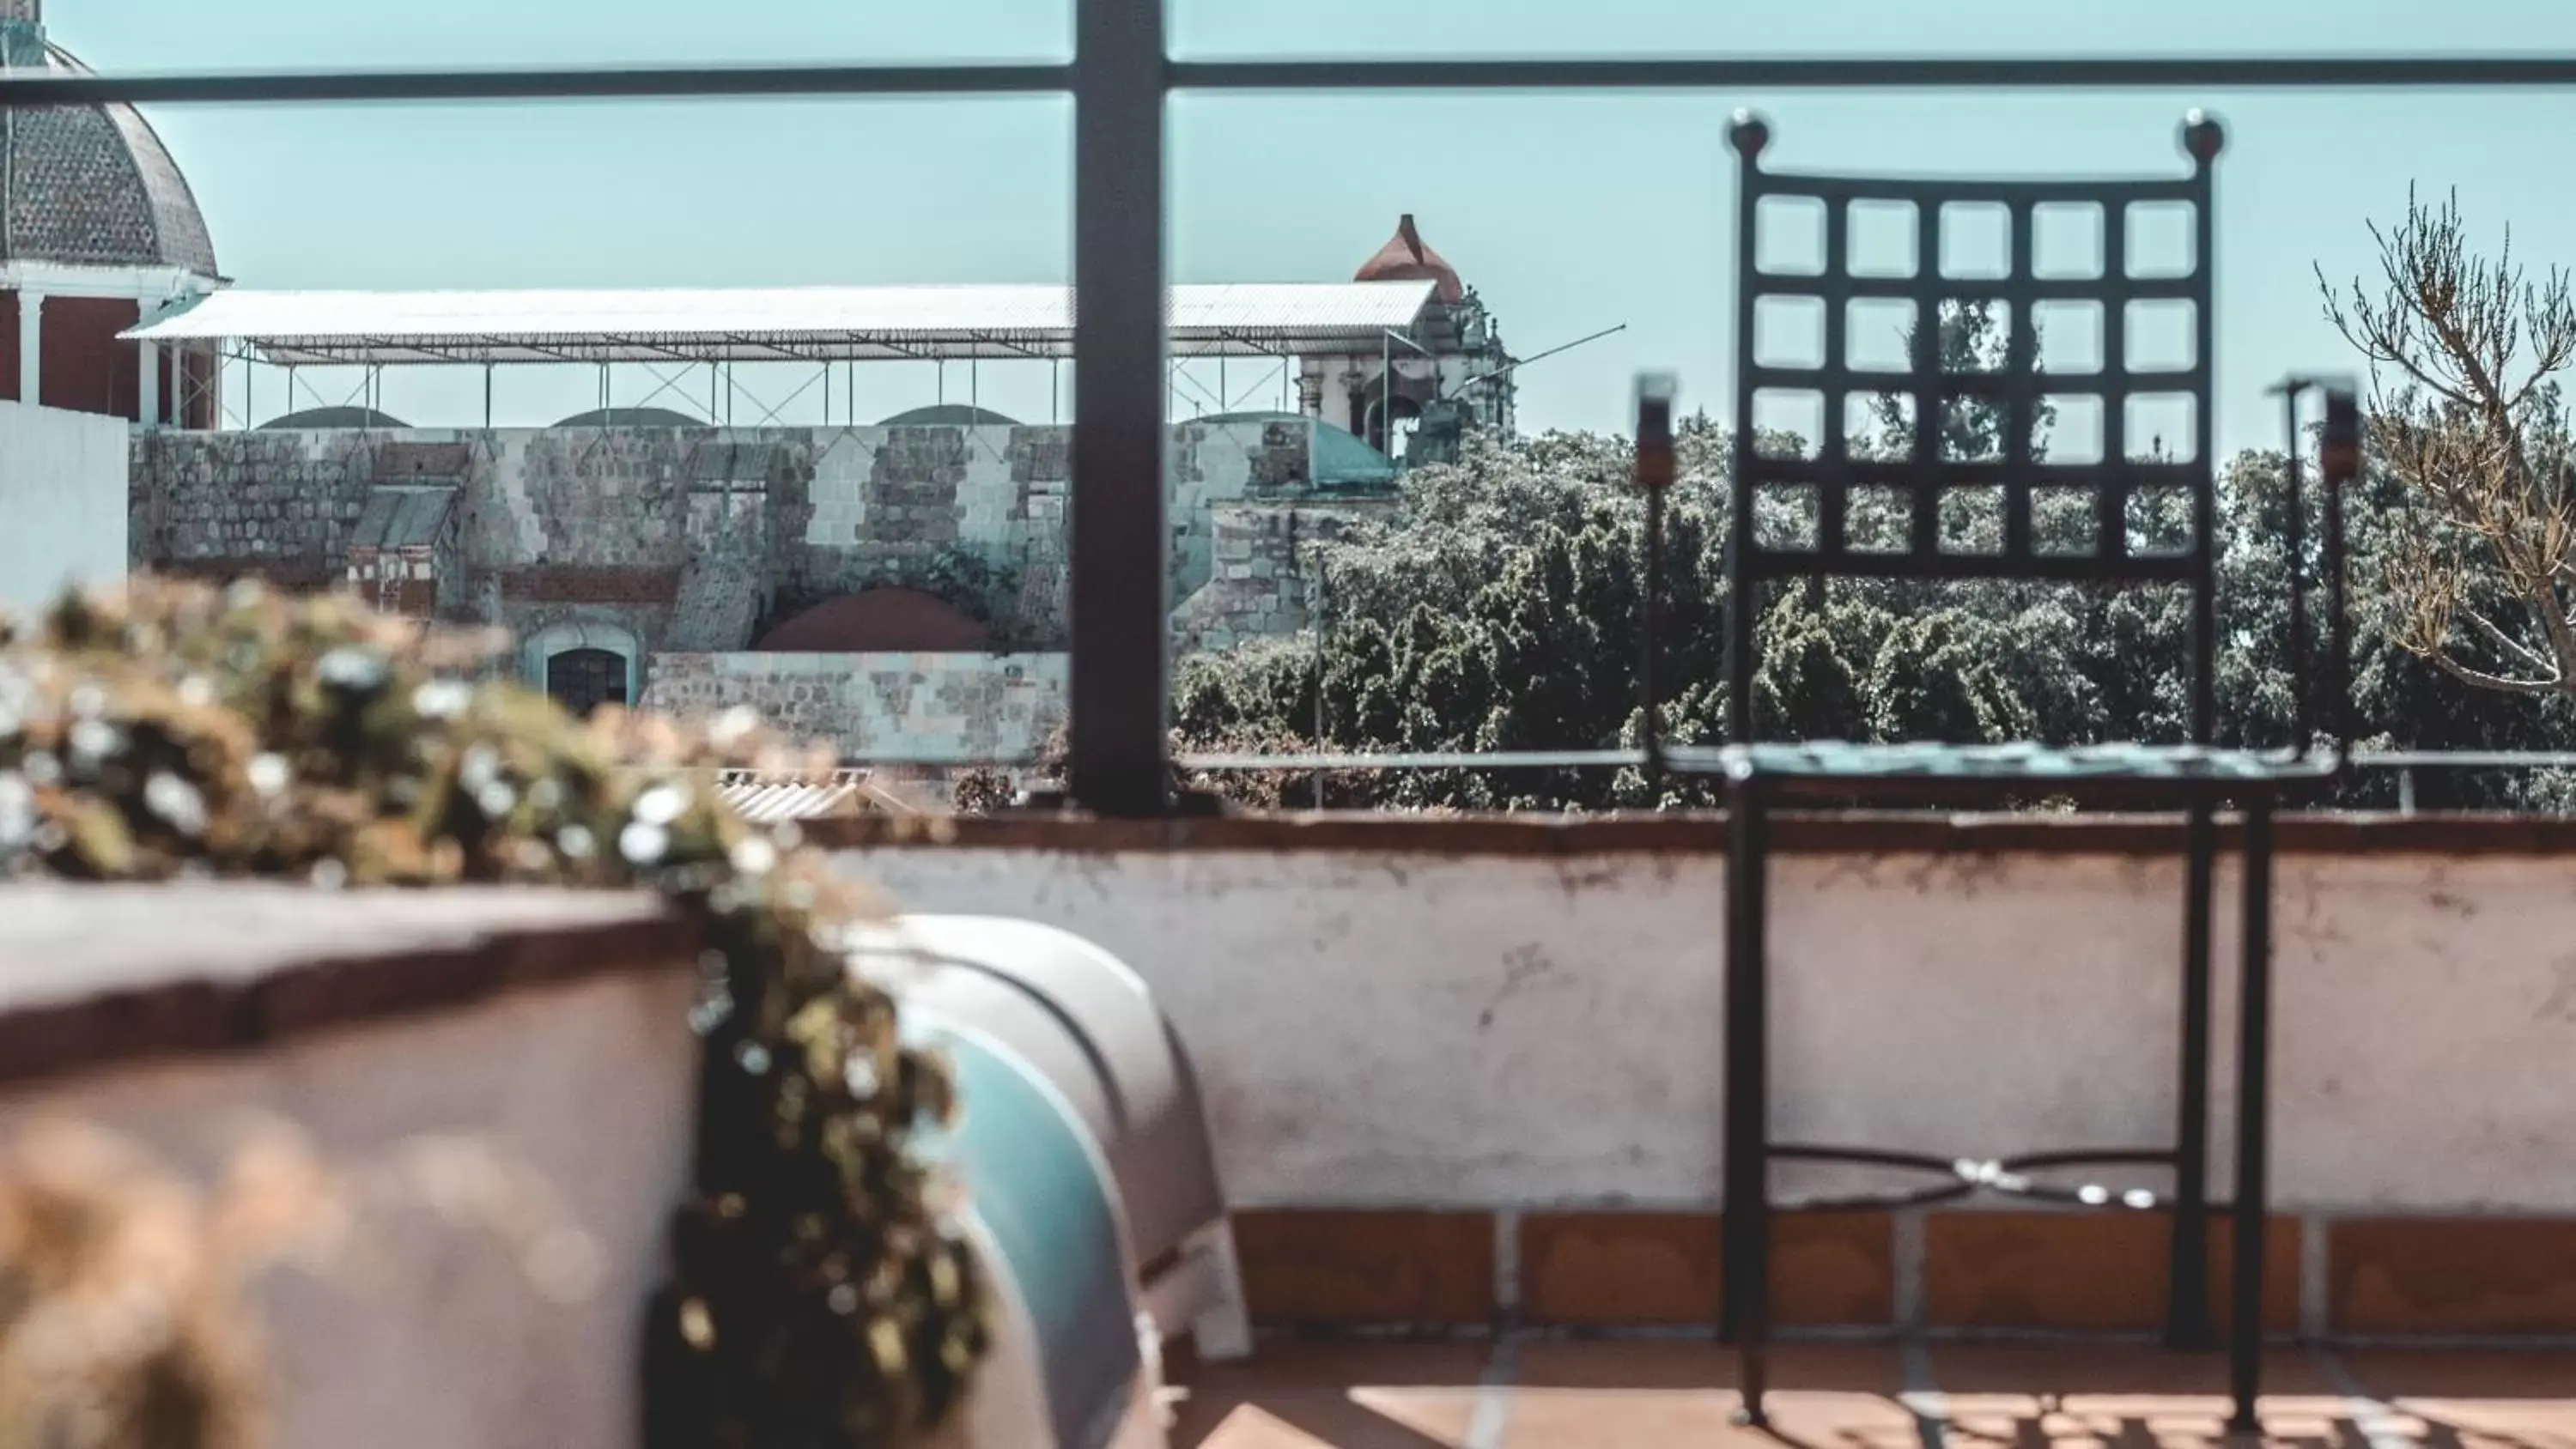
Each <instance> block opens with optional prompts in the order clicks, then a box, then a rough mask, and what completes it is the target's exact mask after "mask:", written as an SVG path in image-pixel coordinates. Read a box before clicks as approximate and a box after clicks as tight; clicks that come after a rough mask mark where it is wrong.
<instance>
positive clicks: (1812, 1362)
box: [1515, 1339, 1903, 1395]
mask: <svg viewBox="0 0 2576 1449" xmlns="http://www.w3.org/2000/svg"><path fill="white" fill-rule="evenodd" d="M1735 1367H1736V1353H1735V1350H1734V1349H1732V1348H1729V1347H1726V1346H1724V1345H1722V1344H1717V1343H1712V1342H1709V1341H1707V1340H1703V1339H1576V1340H1539V1341H1535V1342H1529V1343H1524V1344H1522V1345H1521V1346H1520V1353H1519V1370H1518V1373H1517V1374H1516V1375H1515V1381H1516V1382H1518V1383H1521V1384H1524V1385H1529V1386H1534V1387H1542V1388H1576V1389H1723V1390H1725V1391H1726V1392H1728V1393H1729V1394H1730V1395H1731V1394H1732V1393H1733V1392H1734V1390H1735V1384H1736V1378H1735ZM1771 1386H1772V1387H1773V1388H1774V1389H1781V1390H1790V1391H1797V1390H1824V1391H1829V1392H1838V1393H1865V1394H1889V1393H1894V1392H1896V1390H1897V1389H1899V1388H1900V1387H1902V1386H1903V1368H1902V1365H1901V1363H1900V1361H1899V1359H1898V1357H1897V1353H1896V1350H1895V1349H1893V1348H1889V1347H1886V1346H1884V1345H1880V1344H1840V1343H1785V1344H1779V1345H1776V1346H1775V1347H1774V1348H1773V1349H1772V1351H1771Z"/></svg>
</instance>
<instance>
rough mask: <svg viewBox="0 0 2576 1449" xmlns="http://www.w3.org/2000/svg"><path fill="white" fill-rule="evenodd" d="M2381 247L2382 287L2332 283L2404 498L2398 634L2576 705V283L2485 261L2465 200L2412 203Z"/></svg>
mask: <svg viewBox="0 0 2576 1449" xmlns="http://www.w3.org/2000/svg"><path fill="white" fill-rule="evenodd" d="M2371 236H2372V238H2373V239H2374V240H2375V241H2377V243H2378V244H2379V271H2380V276H2379V279H2378V284H2377V286H2376V288H2375V289H2374V288H2370V287H2365V286H2364V285H2363V283H2362V282H2361V281H2360V280H2359V279H2355V280H2354V281H2353V282H2352V283H2351V285H2350V286H2349V287H2348V288H2345V289H2342V290H2340V291H2339V290H2338V289H2337V288H2336V287H2334V286H2333V284H2331V283H2329V282H2327V280H2326V278H2325V273H2324V271H2323V269H2322V268H2320V269H2319V270H2318V273H2317V285H2318V287H2319V288H2320V290H2321V291H2322V292H2323V293H2324V297H2325V312H2326V319H2327V320H2328V321H2330V322H2332V323H2333V324H2334V326H2335V328H2336V330H2338V331H2340V332H2341V333H2342V334H2343V335H2344V337H2345V339H2346V340H2347V341H2349V342H2350V343H2351V344H2352V345H2353V346H2354V347H2355V348H2356V349H2358V350H2359V351H2360V352H2361V354H2362V355H2363V356H2364V357H2366V358H2368V359H2369V360H2370V364H2371V377H2372V382H2373V392H2374V397H2373V400H2372V401H2373V408H2372V417H2371V438H2370V441H2371V445H2372V451H2373V453H2374V455H2375V456H2376V457H2377V458H2378V459H2379V461H2380V463H2381V465H2382V466H2383V467H2385V468H2387V469H2388V470H2389V471H2390V472H2391V473H2392V474H2393V475H2394V476H2395V477H2396V478H2397V479H2398V480H2399V481H2400V482H2401V483H2402V484H2404V485H2405V493H2404V501H2403V504H2402V505H2401V506H2402V508H2403V509H2404V512H2403V513H2402V514H2401V516H2400V517H2398V518H2397V519H2395V520H2393V523H2394V524H2395V528H2396V539H2395V544H2394V546H2393V547H2392V548H2390V549H2389V550H2388V551H2387V554H2386V557H2385V558H2384V560H2383V562H2382V568H2383V571H2384V577H2383V579H2382V580H2381V582H2382V584H2383V585H2384V590H2383V597H2384V599H2385V600H2386V604H2385V607H2386V608H2387V611H2388V617H2387V623H2388V626H2389V630H2390V634H2391V636H2392V637H2393V638H2395V639H2396V641H2397V642H2398V643H2399V644H2400V645H2401V646H2402V647H2404V648H2406V649H2409V650H2412V651H2413V652H2415V653H2416V654H2419V655H2421V656H2423V657H2424V658H2425V659H2427V660H2429V661H2431V662H2432V663H2433V664H2434V665H2435V666H2436V667H2438V668H2440V669H2441V670H2443V671H2444V672H2445V673H2447V674H2449V675H2451V676H2452V677H2453V678H2455V679H2458V680H2460V681H2461V682H2462V683H2465V684H2469V685H2472V686H2475V687H2477V688H2480V689H2492V690H2501V691H2505V692H2508V693H2515V694H2570V695H2576V620H2571V618H2570V610H2569V597H2570V596H2569V593H2568V587H2569V585H2570V584H2571V583H2576V468H2572V467H2571V465H2576V454H2571V448H2570V437H2571V433H2570V428H2569V426H2568V420H2567V418H2566V415H2565V413H2564V411H2563V407H2562V404H2561V400H2560V396H2559V391H2558V388H2557V386H2556V379H2557V377H2558V375H2559V374H2561V373H2563V372H2565V371H2566V370H2567V369H2568V368H2569V366H2570V365H2571V364H2576V299H2571V296H2570V292H2569V279H2568V274H2567V273H2566V272H2565V270H2563V269H2561V268H2558V267H2552V268H2550V269H2549V270H2548V271H2547V272H2546V273H2545V274H2543V275H2540V276H2537V277H2534V276H2530V275H2527V274H2526V273H2525V271H2524V269H2523V267H2522V266H2521V264H2520V263H2518V262H2516V261H2515V260H2514V257H2513V237H2512V233H2511V232H2510V231H2508V232H2507V233H2506V235H2505V238H2504V242H2503V245H2502V246H2501V247H2500V248H2499V249H2498V250H2497V252H2496V254H2495V256H2494V257H2493V259H2489V258H2487V257H2484V256H2481V255H2478V254H2477V253H2475V252H2474V251H2472V250H2471V248H2470V246H2469V243H2468V229H2467V227H2466V225H2465V224H2464V223H2463V222H2462V220H2461V217H2460V209H2459V201H2458V198H2457V197H2456V196H2453V197H2452V198H2450V199H2448V200H2446V201H2445V202H2444V203H2443V204H2442V205H2441V206H2440V207H2438V208H2437V207H2432V206H2428V205H2426V204H2424V203H2423V202H2421V201H2419V200H2418V199H2417V198H2416V196H2415V195H2414V193H2413V192H2412V191H2410V192H2409V193H2408V195H2407V198H2406V216H2405V219H2404V220H2403V221H2401V222H2399V223H2398V224H2397V225H2396V226H2394V227H2390V228H2385V229H2383V228H2382V227H2380V226H2378V225H2377V224H2373V225H2372V227H2371ZM2499 614H2501V615H2502V617H2497V616H2498V615H2499Z"/></svg>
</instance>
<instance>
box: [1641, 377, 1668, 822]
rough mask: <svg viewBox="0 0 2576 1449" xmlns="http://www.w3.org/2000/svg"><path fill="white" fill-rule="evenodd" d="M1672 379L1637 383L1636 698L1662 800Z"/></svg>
mask: <svg viewBox="0 0 2576 1449" xmlns="http://www.w3.org/2000/svg"><path fill="white" fill-rule="evenodd" d="M1676 391H1678V388H1677V386H1676V384H1675V382H1674V379H1673V378H1672V376H1671V375H1670V374H1669V373H1647V374H1645V375H1644V376H1641V377H1639V378H1638V379H1637V474H1636V477H1637V487H1638V489H1639V490H1640V491H1641V492H1643V493H1644V494H1645V495H1646V557H1645V579H1644V585H1645V587H1644V594H1643V597H1642V598H1641V599H1640V600H1639V615H1640V624H1641V627H1642V630H1643V634H1642V637H1641V639H1640V641H1639V644H1638V656H1637V696H1638V700H1639V702H1640V704H1641V705H1642V707H1643V709H1644V713H1643V715H1642V716H1641V717H1640V721H1639V724H1638V733H1637V747H1638V748H1639V749H1640V750H1641V751H1643V752H1644V754H1645V760H1646V763H1645V772H1646V783H1647V785H1648V786H1649V787H1650V788H1651V789H1653V790H1654V791H1655V794H1656V797H1657V799H1658V800H1660V798H1661V796H1662V790H1663V781H1664V731H1663V699H1662V697H1661V695H1660V692H1659V685H1658V681H1657V679H1656V677H1655V665H1656V661H1657V659H1658V658H1659V657H1660V656H1661V654H1662V653H1663V648H1662V637H1663V625H1664V495H1665V494H1666V493H1667V492H1668V491H1670V490H1671V488H1672V486H1673V479H1674V477H1675V476H1676V475H1677V473H1678V471H1679V470H1678V467H1677V465H1676V463H1675V461H1674V458H1673V394H1674V393H1675V392H1676Z"/></svg>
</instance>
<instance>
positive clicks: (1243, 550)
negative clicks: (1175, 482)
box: [1172, 503, 1387, 654]
mask: <svg viewBox="0 0 2576 1449" xmlns="http://www.w3.org/2000/svg"><path fill="white" fill-rule="evenodd" d="M1386 507H1387V505H1386V504H1384V503H1336V504H1334V505H1331V506H1329V507H1312V506H1299V505H1293V504H1286V503H1229V504H1219V505H1217V506H1216V507H1214V508H1212V509H1211V510H1210V524H1209V526H1210V532H1211V534H1212V536H1213V539H1214V555H1215V557H1214V562H1213V564H1212V565H1211V567H1210V570H1209V574H1210V577H1209V579H1208V582H1207V586H1206V587H1205V588H1202V589H1200V590H1199V591H1198V592H1197V593H1195V594H1192V595H1191V596H1190V597H1189V598H1188V599H1186V600H1184V601H1183V602H1182V604H1181V607H1180V608H1179V610H1177V611H1176V612H1175V613H1174V614H1173V615H1172V643H1173V647H1174V649H1176V650H1177V651H1179V652H1181V653H1185V654H1186V653H1193V652H1198V651H1215V650H1223V649H1231V648H1233V647H1234V646H1235V645H1237V644H1241V643H1245V642H1247V641H1250V640H1255V639H1281V638H1286V637H1287V636H1289V635H1291V634H1296V633H1299V632H1301V631H1303V630H1305V629H1307V628H1309V627H1311V626H1312V624H1313V622H1314V616H1315V611H1316V604H1317V599H1318V596H1319V592H1320V590H1321V589H1322V588H1323V586H1324V580H1323V579H1322V578H1321V577H1320V576H1319V575H1318V573H1317V569H1316V565H1315V561H1314V558H1313V556H1312V551H1313V549H1314V547H1315V546H1316V545H1317V544H1320V543H1326V542H1329V541H1331V540H1333V539H1335V538H1338V537H1340V536H1341V535H1342V534H1343V533H1344V531H1345V530H1347V529H1348V528H1349V526H1350V525H1351V523H1352V522H1353V521H1354V520H1356V519H1357V518H1359V517H1361V516H1363V515H1365V514H1367V513H1369V512H1372V511H1383V510H1384V509H1385V508H1386Z"/></svg>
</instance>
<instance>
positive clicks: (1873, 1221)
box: [1234, 1208, 2576, 1342]
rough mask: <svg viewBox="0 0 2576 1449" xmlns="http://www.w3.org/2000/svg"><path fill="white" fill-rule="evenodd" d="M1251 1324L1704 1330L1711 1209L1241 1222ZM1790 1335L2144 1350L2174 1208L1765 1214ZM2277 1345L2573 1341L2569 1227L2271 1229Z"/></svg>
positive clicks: (2525, 1223) (1712, 1272) (2216, 1287)
mask: <svg viewBox="0 0 2576 1449" xmlns="http://www.w3.org/2000/svg"><path fill="white" fill-rule="evenodd" d="M1234 1221H1235V1235H1236V1239H1237V1242H1238V1243H1239V1245H1240V1248H1241V1252H1242V1254H1243V1270H1244V1282H1245V1288H1246V1292H1247V1295H1248V1297H1249V1299H1250V1303H1251V1308H1252V1313H1253V1317H1254V1320H1255V1321H1256V1322H1257V1323H1259V1324H1260V1325H1262V1326H1264V1327H1266V1328H1279V1329H1289V1330H1305V1331H1324V1332H1335V1331H1350V1330H1364V1331H1365V1330H1375V1331H1397V1330H1410V1331H1417V1332H1419V1331H1426V1330H1428V1331H1455V1330H1462V1329H1464V1330H1473V1329H1477V1328H1482V1327H1488V1326H1492V1325H1495V1324H1498V1323H1502V1322H1510V1323H1512V1324H1515V1325H1518V1326H1520V1327H1523V1328H1530V1329H1540V1330H1559V1331H1568V1332H1576V1333H1582V1332H1614V1333H1615V1332H1620V1331H1628V1330H1659V1331H1670V1330H1676V1329H1691V1328H1701V1329H1705V1328H1708V1327H1709V1326H1710V1325H1712V1324H1714V1322H1715V1321H1716V1317H1717V1312H1718V1300H1719V1287H1720V1279H1719V1228H1720V1223H1721V1218H1720V1215H1719V1214H1717V1213H1715V1212H1706V1211H1699V1212H1679V1211H1628V1210H1601V1211H1594V1210H1566V1211H1526V1212H1482V1211H1414V1210H1405V1209H1389V1210H1367V1211H1303V1210H1285V1211H1282V1210H1263V1211H1250V1212H1238V1213H1237V1214H1235V1220H1234ZM1773 1223H1774V1228H1773V1240H1772V1241H1773V1248H1772V1259H1771V1303H1772V1319H1773V1322H1774V1323H1775V1324H1777V1325H1779V1326H1780V1327H1781V1328H1782V1329H1783V1330H1790V1331H1794V1330H1801V1329H1804V1330H1818V1329H1825V1330H1839V1331H1852V1330H1859V1331H1864V1332H1866V1331H1879V1332H1886V1333H1896V1332H1905V1333H1921V1332H1929V1333H1935V1334H1959V1335H1965V1336H1975V1335H1979V1334H2017V1333H2031V1332H2042V1333H2073V1334H2084V1333H2095V1334H2152V1333H2155V1332H2157V1331H2158V1330H2159V1329H2161V1328H2162V1326H2163V1324H2164V1315H2165V1301H2166V1282H2167V1267H2166V1265H2167V1263H2168V1261H2169V1258H2170V1252H2171V1246H2172V1237H2171V1230H2170V1227H2169V1225H2168V1221H2167V1219H2166V1217H2165V1215H2164V1214H2162V1213H2136V1212H2113V1213H2086V1212H2069V1211H2050V1210H2038V1211H2030V1210H2016V1209H2011V1208H1999V1209H1995V1210H1979V1209H1972V1208H1960V1209H1935V1210H1930V1211H1909V1212H1907V1213H1903V1214H1898V1213H1888V1212H1860V1213H1822V1214H1811V1213H1797V1212H1784V1213H1780V1214H1778V1215H1776V1216H1775V1217H1774V1219H1773ZM2233 1241H2234V1232H2233V1228H2232V1225H2231V1224H2230V1223H2229V1222H2228V1220H2227V1219H2226V1217H2225V1216H2224V1213H2223V1211H2222V1212H2221V1214H2220V1216H2218V1217H2217V1218H2216V1219H2215V1220H2214V1221H2213V1222H2212V1223H2211V1224H2210V1253H2209V1280H2208V1281H2209V1287H2210V1303H2211V1309H2212V1315H2213V1319H2214V1322H2215V1325H2216V1327H2217V1328H2218V1329H2219V1330H2220V1331H2221V1333H2224V1332H2225V1331H2226V1330H2227V1328H2228V1326H2229V1320H2230V1317H2231V1314H2230V1304H2229V1293H2228V1283H2227V1279H2228V1274H2229V1272H2230V1271H2231V1269H2230V1264H2231V1262H2232V1257H2233V1252H2232V1245H2233ZM2263 1305H2264V1307H2263V1317H2264V1327H2265V1331H2266V1332H2268V1333H2272V1334H2277V1335H2285V1336H2287V1335H2296V1336H2300V1337H2305V1338H2311V1339H2323V1338H2345V1339H2351V1338H2381V1337H2385V1338H2396V1339H2406V1338H2414V1339H2449V1340H2483V1339H2545V1340H2550V1341H2554V1342H2555V1341H2565V1340H2567V1339H2568V1338H2570V1337H2576V1218H2568V1217H2547V1218H2544V1217H2491V1218H2476V1217H2459V1216H2392V1215H2380V1214H2343V1215H2320V1216H2309V1217H2292V1216H2279V1217H2275V1218H2273V1219H2272V1220H2271V1222H2270V1224H2269V1226H2268V1233H2267V1241H2266V1244H2265V1256H2264V1294H2263Z"/></svg>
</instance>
